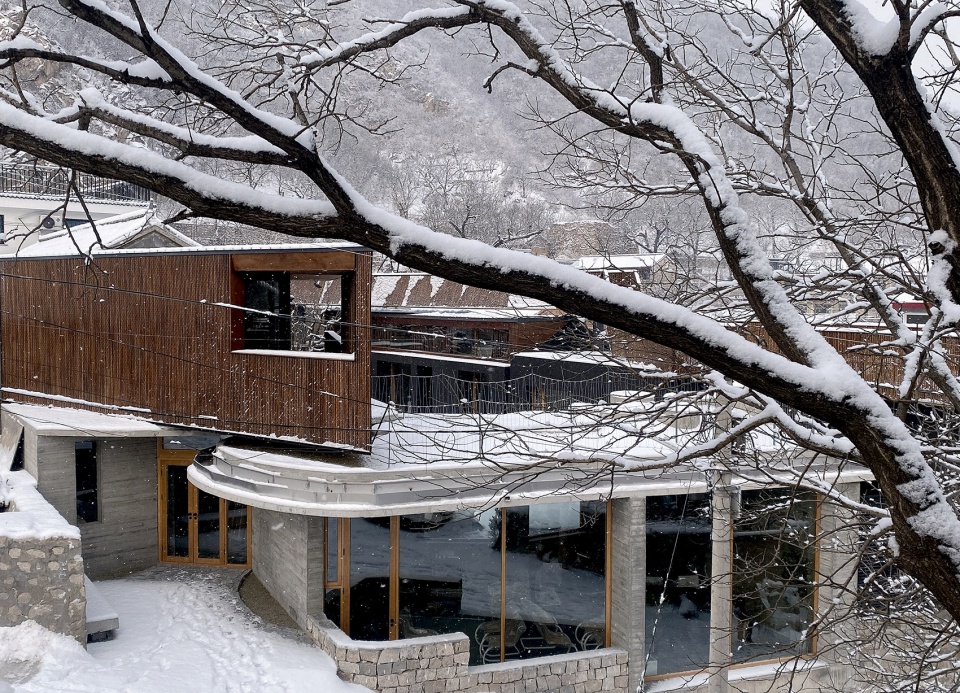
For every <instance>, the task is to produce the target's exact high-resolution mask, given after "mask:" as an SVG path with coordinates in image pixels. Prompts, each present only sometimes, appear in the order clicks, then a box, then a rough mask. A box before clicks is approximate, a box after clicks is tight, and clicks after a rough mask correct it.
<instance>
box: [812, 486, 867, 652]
mask: <svg viewBox="0 0 960 693" xmlns="http://www.w3.org/2000/svg"><path fill="white" fill-rule="evenodd" d="M836 490H837V492H838V493H840V494H842V495H843V496H846V497H847V498H849V499H851V500H853V501H859V500H860V483H859V482H854V483H848V484H837V486H836ZM818 526H819V530H820V531H819V536H818V537H817V550H818V551H819V556H818V561H817V574H816V580H817V583H818V584H819V588H818V595H817V605H818V611H819V613H818V617H820V618H823V619H824V620H825V623H824V627H823V628H821V631H820V633H819V634H818V636H817V641H818V649H820V650H829V649H830V646H832V645H836V644H837V643H838V642H842V641H843V640H844V639H845V638H846V637H848V636H847V635H846V634H844V633H843V632H839V631H838V629H842V628H843V627H844V626H846V627H852V626H851V625H850V623H849V621H848V620H847V619H844V615H845V614H846V613H847V609H848V608H849V607H850V606H851V605H852V603H853V601H854V599H856V594H857V570H858V568H859V560H858V552H857V549H858V545H859V542H860V537H859V533H858V531H857V526H856V513H855V512H854V511H853V510H851V509H849V508H846V507H844V506H842V505H839V504H838V503H834V502H831V501H829V500H824V501H823V502H821V504H820V517H819V521H818ZM838 621H839V623H838Z"/></svg>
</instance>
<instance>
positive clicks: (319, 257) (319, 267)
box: [230, 250, 357, 272]
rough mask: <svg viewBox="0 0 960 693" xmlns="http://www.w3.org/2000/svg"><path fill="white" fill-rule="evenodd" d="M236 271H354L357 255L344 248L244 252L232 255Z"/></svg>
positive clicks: (231, 258)
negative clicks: (325, 250)
mask: <svg viewBox="0 0 960 693" xmlns="http://www.w3.org/2000/svg"><path fill="white" fill-rule="evenodd" d="M230 261H231V263H232V265H233V269H234V271H235V272H353V271H354V270H355V269H356V267H357V256H356V254H355V253H348V252H344V251H342V250H337V251H330V252H313V253H296V252H291V253H242V254H237V255H231V256H230Z"/></svg>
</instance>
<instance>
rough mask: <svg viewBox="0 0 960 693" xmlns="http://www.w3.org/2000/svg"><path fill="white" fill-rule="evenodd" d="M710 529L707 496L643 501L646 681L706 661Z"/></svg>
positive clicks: (700, 664)
mask: <svg viewBox="0 0 960 693" xmlns="http://www.w3.org/2000/svg"><path fill="white" fill-rule="evenodd" d="M712 524H713V523H712V519H711V514H710V498H709V496H707V495H706V494H691V495H686V496H659V497H655V498H647V537H646V545H647V606H646V646H647V656H648V659H647V668H646V672H645V674H646V676H655V675H657V674H674V673H677V672H681V671H691V670H696V669H701V668H702V667H704V666H706V664H707V662H708V660H709V656H710V563H711V560H710V554H711V530H712Z"/></svg>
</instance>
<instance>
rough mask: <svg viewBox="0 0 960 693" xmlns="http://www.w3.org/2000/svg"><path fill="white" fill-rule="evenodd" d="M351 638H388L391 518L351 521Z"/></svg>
mask: <svg viewBox="0 0 960 693" xmlns="http://www.w3.org/2000/svg"><path fill="white" fill-rule="evenodd" d="M350 637H352V638H355V639H357V640H389V639H390V518H389V517H375V518H363V519H360V518H357V519H354V520H351V521H350Z"/></svg>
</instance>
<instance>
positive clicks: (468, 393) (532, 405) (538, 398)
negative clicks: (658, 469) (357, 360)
mask: <svg viewBox="0 0 960 693" xmlns="http://www.w3.org/2000/svg"><path fill="white" fill-rule="evenodd" d="M371 381H372V382H371V385H372V392H373V397H374V399H378V400H380V401H382V402H392V403H393V404H394V405H396V406H397V407H398V408H399V409H401V410H402V411H406V412H410V413H418V414H455V413H479V414H506V413H513V412H519V411H530V410H533V411H568V410H570V409H571V408H573V407H575V406H577V405H578V404H598V403H600V402H609V400H610V396H611V394H612V393H614V392H622V391H625V390H626V391H642V392H649V393H653V394H654V395H655V396H656V397H658V398H659V397H662V396H663V395H664V394H667V393H670V392H680V391H695V390H698V389H700V386H699V385H698V384H696V383H694V382H693V381H691V380H689V379H687V378H662V377H650V376H644V375H643V374H640V373H636V374H634V373H609V374H606V375H602V376H597V377H595V378H590V379H585V380H559V379H554V378H548V377H545V376H542V375H533V374H528V375H524V376H521V377H519V378H512V379H510V380H501V381H483V380H461V379H459V378H454V377H451V376H448V375H424V376H417V375H408V374H406V373H395V374H393V375H380V376H373V378H372V379H371Z"/></svg>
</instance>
